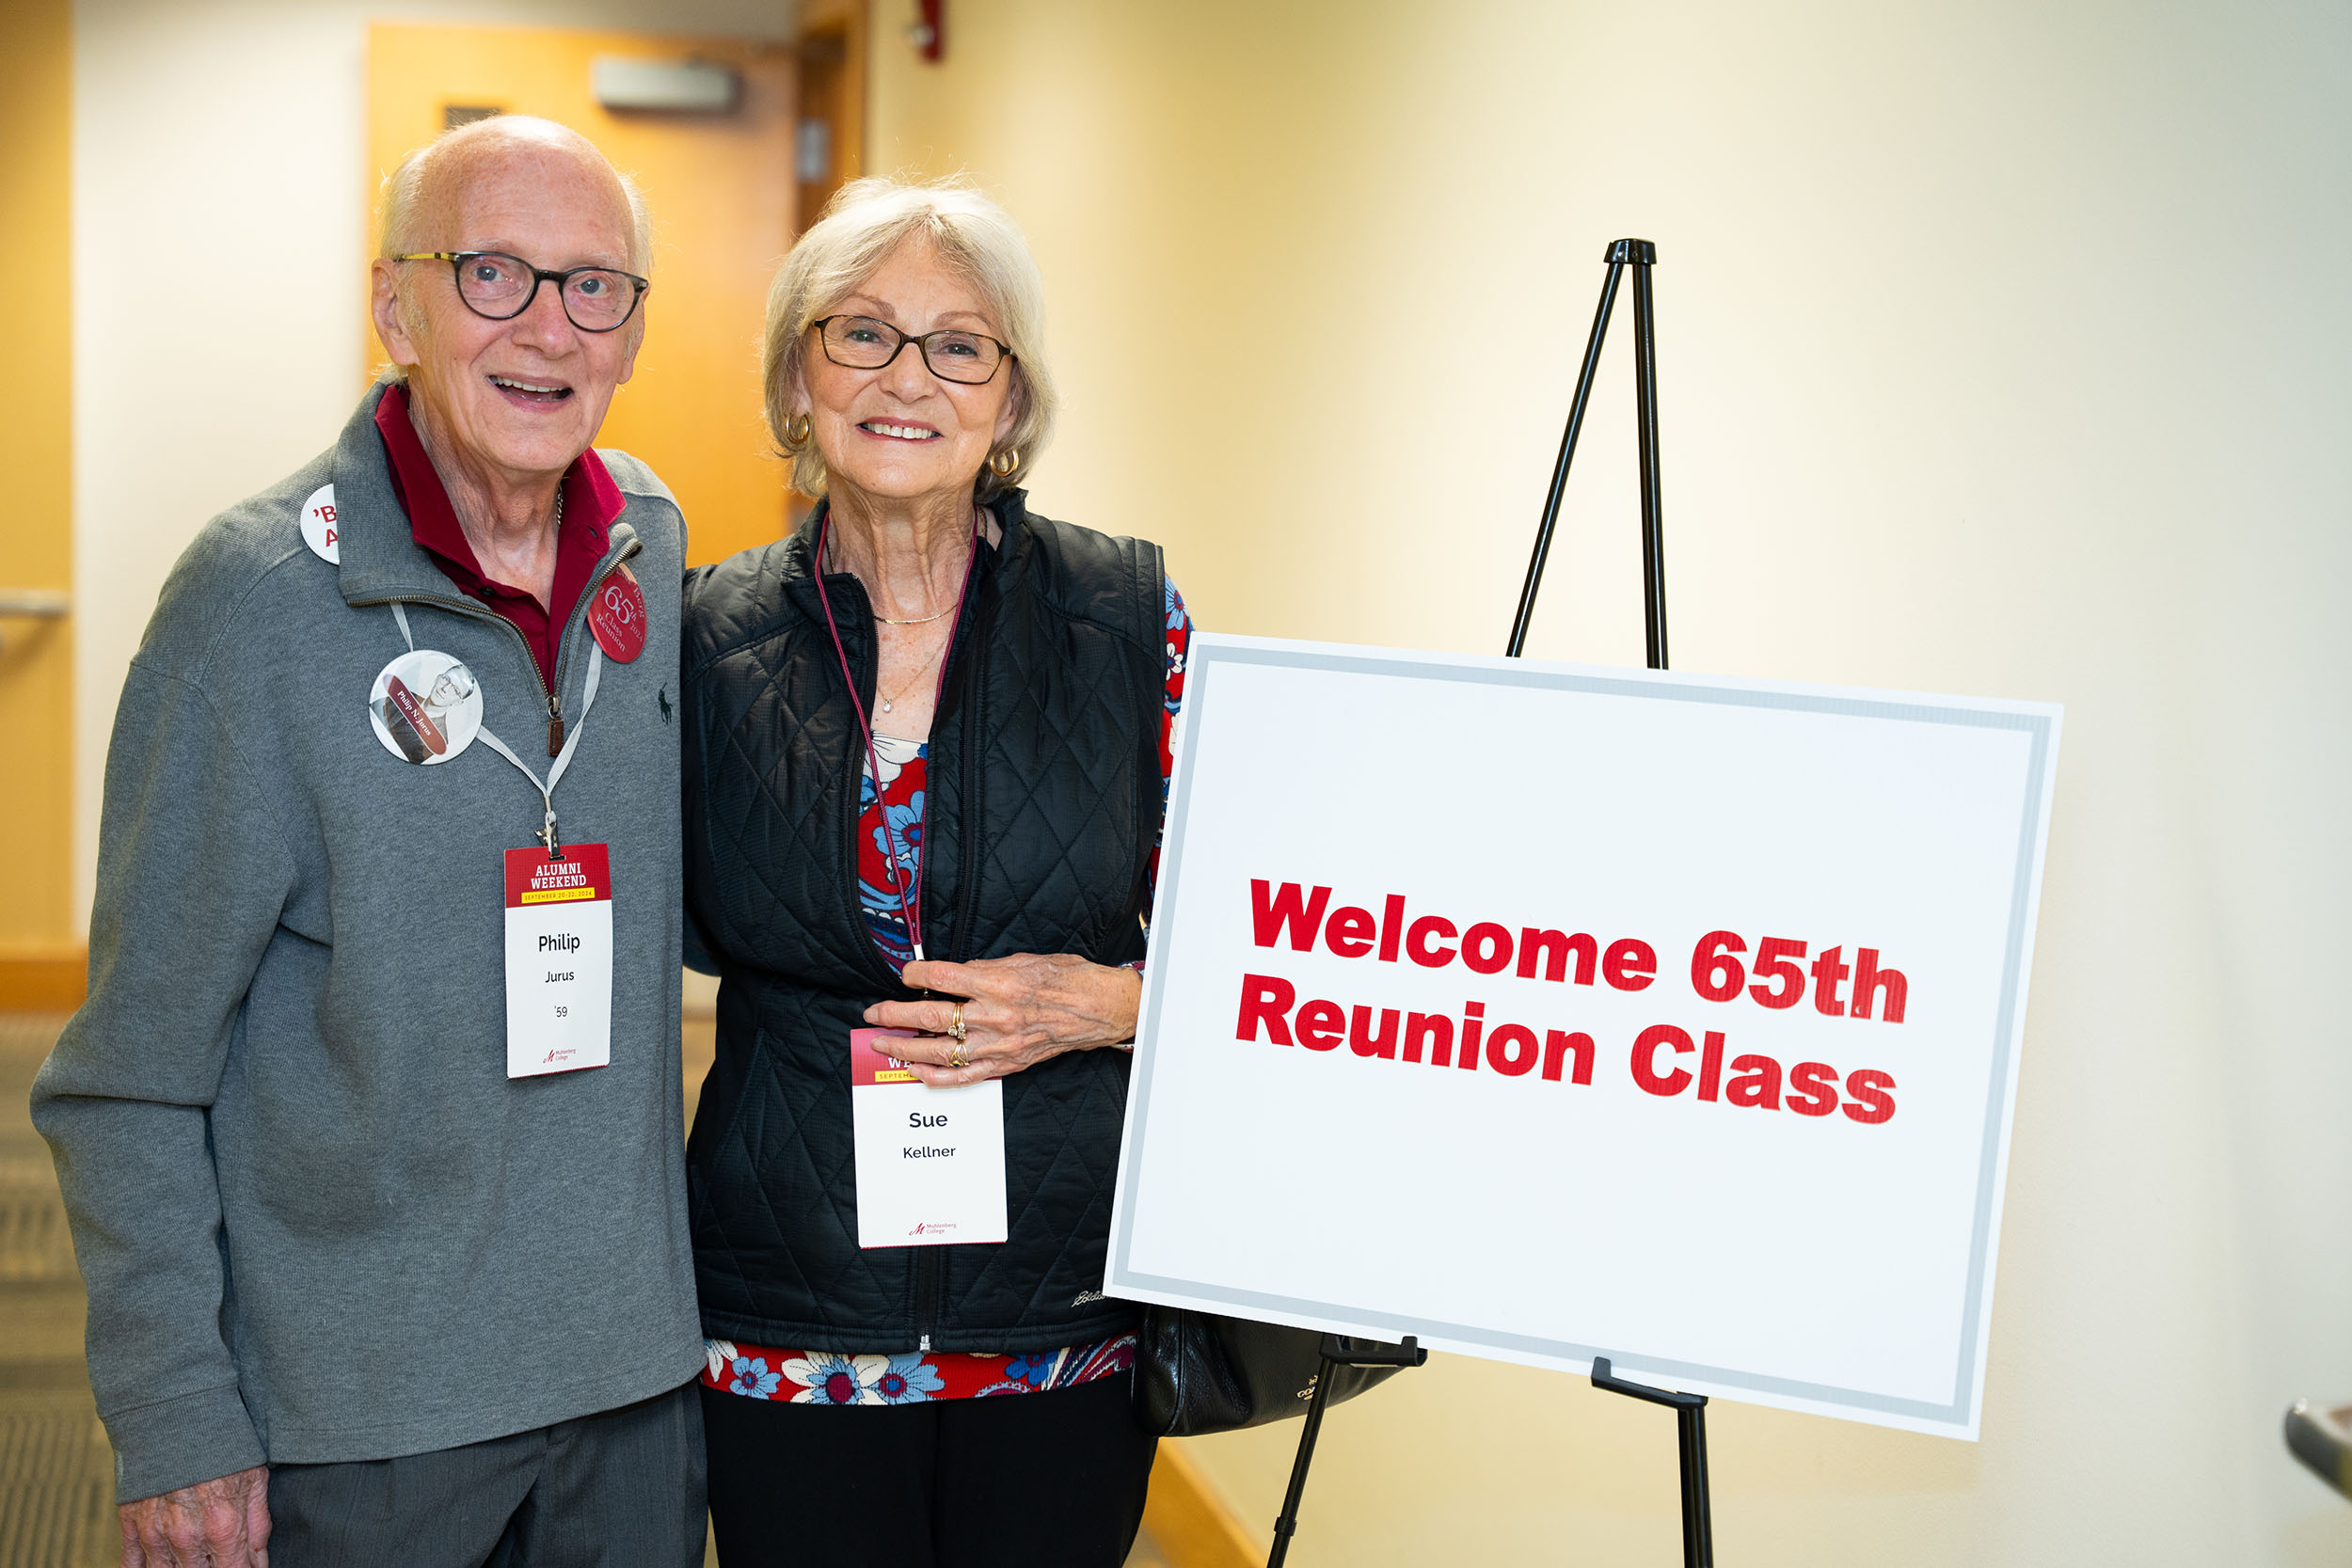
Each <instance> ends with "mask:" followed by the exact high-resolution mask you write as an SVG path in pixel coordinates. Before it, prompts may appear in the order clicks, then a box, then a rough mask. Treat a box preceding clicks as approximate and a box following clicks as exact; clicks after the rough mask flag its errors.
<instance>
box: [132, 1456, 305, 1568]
mask: <svg viewBox="0 0 2352 1568" xmlns="http://www.w3.org/2000/svg"><path fill="white" fill-rule="evenodd" d="M115 1512H116V1513H119V1514H120V1515H121V1517H122V1568H269V1470H268V1468H267V1467H266V1466H264V1465H256V1466H254V1467H253V1468H252V1469H250V1470H239V1471H238V1472H237V1473H236V1474H235V1475H233V1476H222V1477H221V1478H220V1479H219V1480H217V1481H198V1482H197V1483H196V1484H195V1485H194V1486H183V1487H182V1488H180V1490H179V1491H177V1492H167V1493H165V1494H164V1495H163V1496H162V1497H141V1498H140V1499H139V1500H138V1501H137V1502H135V1503H124V1504H123V1505H122V1506H121V1507H120V1508H119V1509H117V1510H116V1511H115Z"/></svg>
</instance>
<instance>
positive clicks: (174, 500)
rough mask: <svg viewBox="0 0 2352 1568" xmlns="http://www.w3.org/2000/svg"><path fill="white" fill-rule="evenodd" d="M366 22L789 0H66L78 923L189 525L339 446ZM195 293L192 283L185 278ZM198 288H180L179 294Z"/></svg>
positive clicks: (589, 14) (357, 209)
mask: <svg viewBox="0 0 2352 1568" xmlns="http://www.w3.org/2000/svg"><path fill="white" fill-rule="evenodd" d="M370 21H433V22H475V23H483V24H491V23H505V24H524V25H543V26H565V27H610V28H616V29H627V30H634V31H646V32H659V33H665V34H679V33H684V34H696V33H699V34H706V35H715V36H725V37H736V38H753V39H784V38H788V37H789V36H790V35H791V32H792V21H793V8H792V6H791V4H790V3H789V0H399V3H385V0H373V3H372V0H210V3H206V4H189V3H187V0H79V3H78V4H77V5H76V6H75V8H74V44H75V55H74V84H73V85H74V100H73V136H74V168H73V224H74V245H73V277H72V281H73V287H74V312H73V356H74V367H75V372H76V374H75V379H74V399H73V417H74V427H73V434H74V443H73V480H74V485H75V492H74V523H73V539H74V549H75V554H76V556H77V557H78V558H79V559H80V560H82V561H84V562H105V563H106V564H105V572H106V578H105V582H104V592H103V593H93V592H89V591H88V589H87V583H86V585H85V591H84V592H83V593H82V594H80V596H79V598H78V599H77V601H76V605H75V610H76V616H75V623H74V630H75V641H74V656H75V663H74V675H75V685H74V705H73V713H74V748H75V755H74V759H73V767H72V776H73V779H74V800H75V813H74V816H75V821H74V827H75V835H74V854H73V866H74V874H75V879H76V880H75V894H74V901H73V909H74V911H75V920H76V923H77V924H84V925H86V924H87V918H88V908H89V888H90V878H91V874H92V869H93V867H94V866H95V863H96V861H97V834H98V806H99V786H100V782H101V779H102V777H103V768H104V765H105V756H106V743H107V738H108V736H109V735H110V733H111V731H112V727H113V721H114V707H115V699H116V697H117V695H118V694H119V692H120V690H121V689H122V677H123V674H124V673H125V671H126V670H127V669H128V667H129V664H130V658H131V654H132V652H133V650H135V648H136V647H137V646H138V640H139V634H140V632H141V631H142V630H143V629H144V627H145V626H146V625H147V617H148V614H149V612H150V611H151V610H153V608H154V604H155V594H156V590H157V589H159V588H160V587H161V586H162V585H163V580H164V576H165V574H166V573H167V572H168V571H169V570H170V569H171V563H172V562H173V561H174V560H175V559H177V558H178V556H179V553H180V551H181V550H182V549H183V547H185V546H186V544H187V542H188V540H189V539H191V538H193V537H194V536H195V533H196V531H197V529H198V528H199V527H201V526H202V524H203V522H204V519H205V518H206V517H208V516H210V515H213V514H214V513H215V512H217V511H219V510H220V509H221V508H222V507H224V506H226V505H228V504H229V503H230V502H231V501H233V500H236V499H239V498H240V497H243V496H246V495H250V494H251V493H252V492H254V491H256V490H259V489H261V488H262V486H263V485H266V484H269V483H274V482H275V481H277V480H278V479H280V478H282V477H283V476H285V475H286V474H288V473H290V472H292V471H293V470H294V468H296V467H299V466H301V464H303V463H304V462H305V461H307V460H308V459H309V458H310V457H311V456H312V455H313V454H315V453H316V452H317V451H320V450H321V449H322V448H324V447H326V445H327V444H328V443H329V442H330V441H332V440H333V439H334V436H335V433H336V432H337V431H338V430H340V429H341V428H342V423H343V420H345V419H346V418H348V417H349V415H350V412H351V406H352V403H353V388H356V387H358V386H360V385H361V384H362V381H363V378H364V375H365V364H364V362H363V360H362V358H361V351H360V342H359V335H358V332H357V331H356V330H355V323H356V322H357V321H358V314H359V308H360V302H361V301H362V300H363V299H364V297H365V287H366V264H367V263H366V253H365V251H364V249H363V247H362V243H361V239H362V234H363V232H364V230H365V229H366V223H367V218H366V214H367V202H368V199H369V197H370V195H371V193H370V192H369V190H368V189H367V188H366V177H365V174H364V172H363V171H364V169H365V166H366V157H365V153H364V147H363V135H362V132H363V117H362V107H363V106H362V104H361V102H360V99H361V95H362V87H363V74H362V70H361V67H362V62H363V59H364V49H365V44H366V33H367V24H368V23H369V22H370ZM195 279H201V280H202V281H201V283H200V284H195V283H192V282H191V280H195ZM191 291H193V292H191Z"/></svg>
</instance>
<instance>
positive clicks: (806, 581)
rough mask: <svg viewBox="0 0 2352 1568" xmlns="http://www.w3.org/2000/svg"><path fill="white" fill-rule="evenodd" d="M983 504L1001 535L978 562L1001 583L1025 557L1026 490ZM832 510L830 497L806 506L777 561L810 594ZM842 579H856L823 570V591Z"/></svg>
mask: <svg viewBox="0 0 2352 1568" xmlns="http://www.w3.org/2000/svg"><path fill="white" fill-rule="evenodd" d="M985 504H986V506H987V507H988V510H989V513H990V515H993V517H994V518H995V519H996V527H997V530H998V531H1000V532H1001V533H1002V534H1003V535H1004V537H1003V539H1002V540H1001V541H1000V542H999V543H998V544H997V546H996V548H995V550H994V551H993V557H992V558H991V559H988V560H984V561H983V562H981V563H980V564H981V568H982V571H983V573H984V574H985V577H986V578H993V579H995V580H996V581H997V583H998V584H999V585H1000V586H1001V585H1002V584H1003V582H1004V581H1005V580H1007V579H1008V578H1009V576H1010V574H1011V573H1012V572H1014V571H1015V570H1016V569H1017V567H1018V566H1019V564H1020V563H1021V562H1025V561H1026V560H1027V558H1028V553H1029V493H1028V492H1027V491H1026V490H1005V491H1000V492H999V493H998V494H996V495H995V496H994V497H993V498H991V499H989V500H988V501H987V502H986V503H985ZM832 509H833V502H832V501H831V500H829V499H820V500H819V501H818V503H817V504H816V505H815V506H812V507H810V508H809V509H808V515H807V516H806V517H803V519H801V526H800V527H799V528H797V529H794V530H793V531H792V532H791V535H790V536H789V537H788V538H787V539H786V540H785V542H784V550H783V552H782V554H781V556H780V557H779V558H778V560H777V571H778V572H779V573H780V574H781V575H782V577H783V579H784V581H785V583H786V585H787V587H790V588H793V589H795V590H796V591H797V590H798V589H800V588H802V587H803V586H809V588H810V592H811V593H812V594H813V593H814V587H813V584H814V583H815V581H816V578H817V572H816V566H817V535H818V531H819V530H820V529H822V528H823V527H824V523H825V515H826V514H827V513H828V512H830V511H832ZM842 581H850V582H854V581H856V578H854V577H852V576H851V575H850V573H848V572H828V573H826V574H825V591H826V592H827V593H829V594H830V593H834V592H836V590H835V589H834V586H833V585H834V583H836V582H842ZM811 602H814V601H813V600H812V601H811Z"/></svg>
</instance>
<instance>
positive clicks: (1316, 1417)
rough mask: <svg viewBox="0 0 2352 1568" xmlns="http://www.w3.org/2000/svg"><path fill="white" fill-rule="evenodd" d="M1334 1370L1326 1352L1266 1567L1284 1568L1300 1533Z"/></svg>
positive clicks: (1309, 1405)
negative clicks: (1300, 1508) (1293, 1540)
mask: <svg viewBox="0 0 2352 1568" xmlns="http://www.w3.org/2000/svg"><path fill="white" fill-rule="evenodd" d="M1333 1370H1334V1369H1333V1365H1332V1361H1331V1358H1330V1357H1329V1356H1325V1357H1324V1358H1323V1366H1322V1369H1321V1370H1319V1371H1317V1372H1316V1373H1315V1397H1314V1398H1313V1399H1312V1400H1311V1401H1310V1402H1308V1405H1307V1424H1306V1426H1305V1427H1304V1428H1302V1429H1301V1430H1300V1432H1299V1433H1298V1457H1297V1458H1295V1459H1294V1460H1292V1461H1291V1484H1290V1490H1289V1491H1288V1492H1285V1493H1284V1494H1283V1495H1282V1515H1281V1517H1280V1518H1279V1519H1277V1520H1275V1521H1274V1546H1273V1549H1272V1550H1271V1551H1269V1552H1267V1553H1266V1560H1265V1568H1282V1560H1283V1559H1284V1558H1286V1557H1288V1556H1289V1555H1290V1549H1291V1537H1292V1536H1294V1535H1295V1534H1297V1533H1298V1501H1299V1499H1300V1498H1301V1497H1305V1496H1306V1493H1307V1466H1308V1465H1311V1464H1313V1463H1314V1458H1315V1438H1316V1437H1317V1436H1318V1435H1319V1434H1320V1433H1322V1431H1323V1405H1324V1402H1325V1400H1326V1398H1327V1396H1328V1395H1329V1394H1330V1392H1331V1373H1332V1371H1333Z"/></svg>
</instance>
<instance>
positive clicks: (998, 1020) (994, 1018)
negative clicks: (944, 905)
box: [866, 953, 1143, 1088]
mask: <svg viewBox="0 0 2352 1568" xmlns="http://www.w3.org/2000/svg"><path fill="white" fill-rule="evenodd" d="M904 978H905V980H906V983H907V984H908V985H909V986H912V987H914V989H915V990H935V991H940V992H942V993H944V994H945V996H946V998H947V1000H945V1001H924V1002H877V1003H875V1004H874V1005H873V1006H870V1007H868V1008H866V1022H868V1023H871V1024H874V1025H877V1026H878V1027H881V1028H884V1029H910V1030H914V1031H915V1032H916V1034H915V1037H914V1038H913V1039H909V1040H902V1041H900V1042H898V1044H896V1045H894V1046H892V1047H891V1054H892V1055H894V1056H897V1057H898V1058H899V1059H900V1060H901V1061H904V1062H905V1063H907V1065H908V1066H909V1067H910V1068H912V1069H914V1075H915V1076H916V1077H917V1078H920V1079H921V1080H922V1081H923V1082H924V1083H926V1084H930V1085H934V1086H936V1087H943V1088H944V1087H947V1086H949V1085H956V1084H978V1083H982V1082H985V1081H986V1080H988V1079H991V1078H1002V1077H1004V1076H1006V1075H1007V1074H1008V1073H1014V1072H1019V1071H1020V1070H1021V1069H1024V1068H1032V1067H1035V1066H1037V1064H1038V1063H1040V1062H1042V1061H1044V1060H1046V1059H1047V1058H1048V1057H1052V1056H1058V1055H1060V1054H1061V1053H1063V1052H1065V1051H1088V1050H1091V1049H1093V1048H1094V1047H1096V1046H1102V1045H1118V1044H1120V1042H1122V1041H1125V1040H1131V1039H1133V1038H1135V1035H1136V1008H1137V1007H1138V1006H1140V1005H1141V1003H1142V1001H1143V976H1142V975H1140V974H1136V972H1135V971H1134V970H1132V969H1112V968H1108V967H1105V966H1104V965H1102V964H1097V963H1089V962H1087V960H1086V959H1084V958H1074V957H1073V956H1071V955H1069V954H1066V953H1016V954H1014V955H1013V956H1012V957H1011V958H982V959H980V960H979V961H978V962H977V963H968V964H954V963H945V962H940V961H937V960H926V961H924V962H920V963H911V964H909V965H907V966H906V970H905V974H904ZM956 997H962V998H963V999H964V1001H963V1056H964V1059H965V1060H966V1061H967V1062H969V1063H970V1064H971V1065H970V1066H968V1067H962V1068H953V1067H949V1066H948V1065H947V1062H948V1060H949V1058H950V1057H951V1056H952V1055H953V1054H954V1053H955V1050H956V1042H955V1040H954V1038H953V1037H951V1036H950V1035H949V1033H948V1031H949V1029H950V1027H951V1026H952V1022H953V1018H954V1013H955V1008H956V1003H955V1001H954V998H956Z"/></svg>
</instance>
